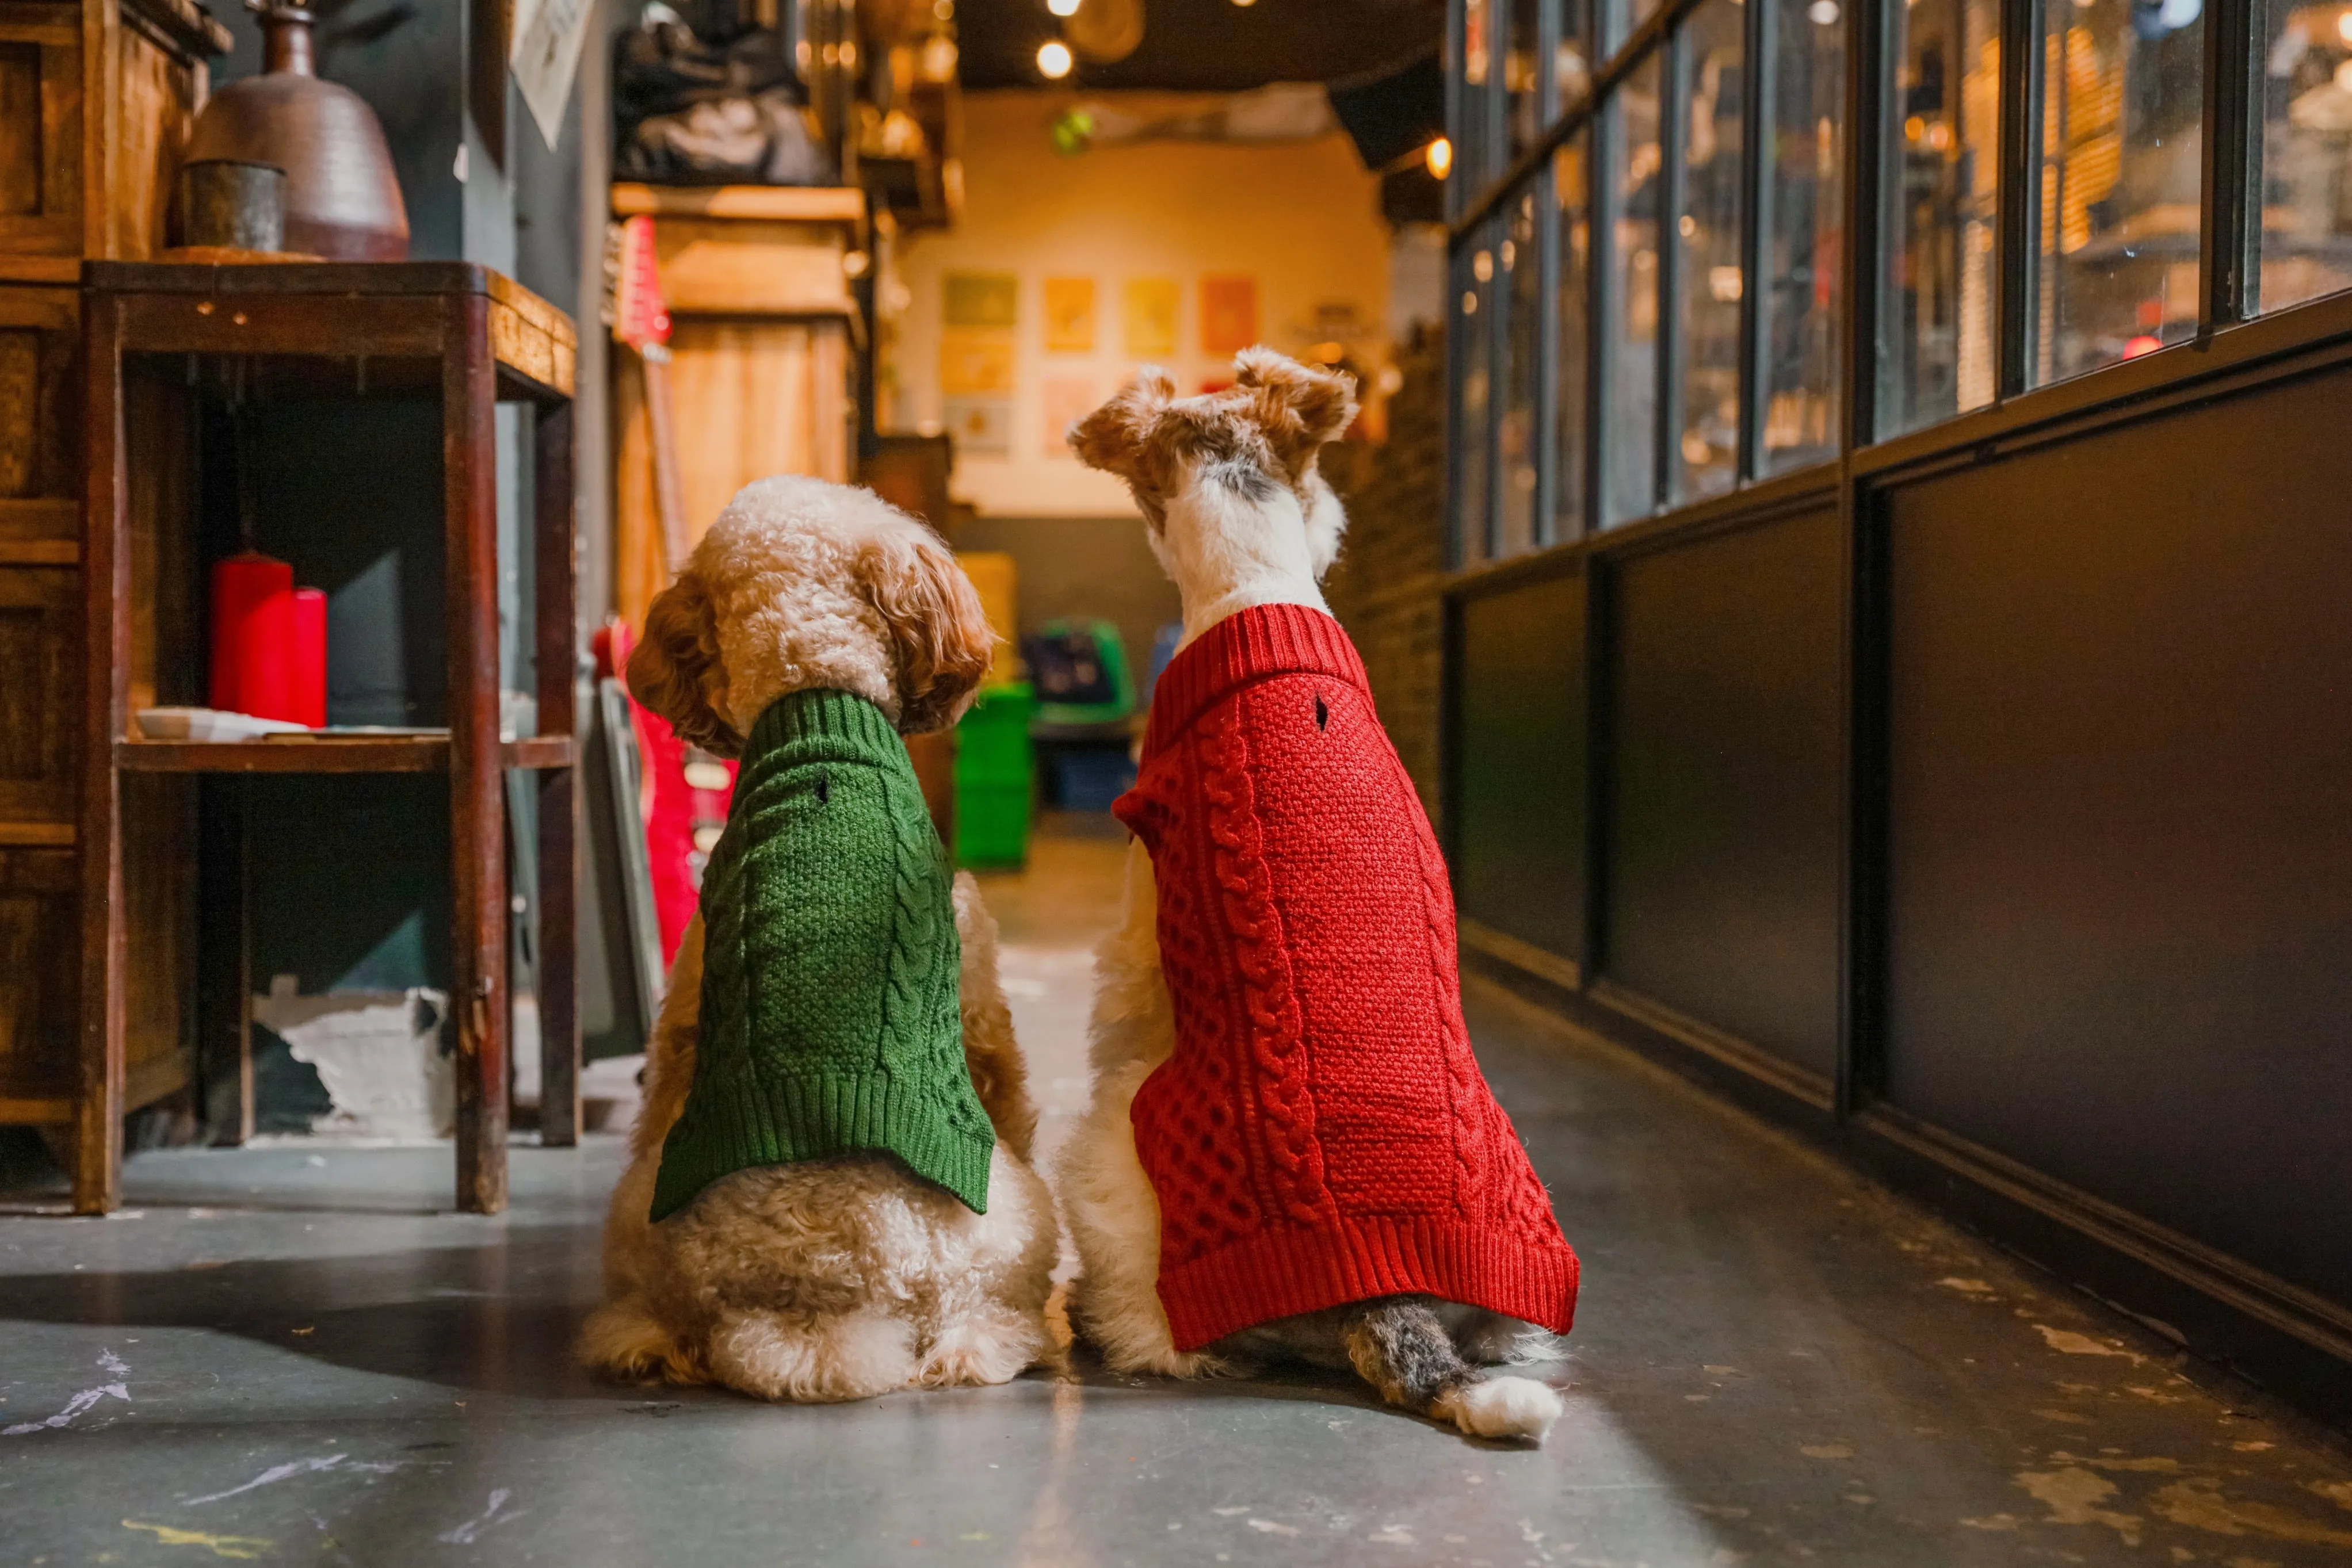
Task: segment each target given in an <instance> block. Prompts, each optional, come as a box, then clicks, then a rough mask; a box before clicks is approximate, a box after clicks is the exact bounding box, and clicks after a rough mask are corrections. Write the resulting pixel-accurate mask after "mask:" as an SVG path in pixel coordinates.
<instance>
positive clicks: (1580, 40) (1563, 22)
mask: <svg viewBox="0 0 2352 1568" xmlns="http://www.w3.org/2000/svg"><path fill="white" fill-rule="evenodd" d="M1606 3H1607V0H1602V4H1606ZM1553 14H1554V16H1557V17H1558V18H1559V19H1558V20H1557V21H1555V22H1554V23H1553V24H1552V26H1553V28H1554V36H1553V42H1552V50H1551V79H1552V98H1551V102H1552V114H1553V116H1554V118H1558V116H1559V112H1560V111H1561V110H1565V109H1569V108H1570V107H1572V106H1574V105H1575V104H1577V103H1579V102H1581V101H1582V100H1583V99H1584V96H1585V95H1586V94H1587V93H1589V92H1591V90H1592V34H1591V28H1590V27H1589V26H1587V22H1588V19H1589V18H1590V16H1591V12H1590V11H1589V10H1588V9H1587V8H1586V6H1585V3H1584V0H1553Z"/></svg>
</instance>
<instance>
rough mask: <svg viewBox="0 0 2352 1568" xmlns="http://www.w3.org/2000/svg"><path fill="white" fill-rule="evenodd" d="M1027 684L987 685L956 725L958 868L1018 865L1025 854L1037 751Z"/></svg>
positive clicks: (1031, 697) (1033, 701) (1031, 695)
mask: <svg viewBox="0 0 2352 1568" xmlns="http://www.w3.org/2000/svg"><path fill="white" fill-rule="evenodd" d="M1035 707H1036V698H1035V695H1034V693H1033V692H1032V691H1031V689H1030V688H1029V687H1028V686H1027V685H1004V686H989V687H986V688H984V689H983V690H982V692H981V694H980V700H979V701H977V702H975V703H974V704H972V706H971V711H970V712H969V713H967V714H965V715H964V716H963V721H962V722H961V724H959V725H957V726H956V765H955V797H956V799H955V840H956V842H955V858H956V863H957V864H958V865H960V866H968V867H986V866H1017V865H1020V864H1021V863H1023V862H1025V861H1026V860H1027V859H1028V858H1029V818H1030V812H1031V805H1032V802H1033V800H1034V798H1035V795H1036V773H1037V758H1036V753H1035V752H1034V749H1033V748H1032V747H1031V746H1030V743H1029V716H1030V714H1031V713H1032V712H1033V711H1034V709H1035Z"/></svg>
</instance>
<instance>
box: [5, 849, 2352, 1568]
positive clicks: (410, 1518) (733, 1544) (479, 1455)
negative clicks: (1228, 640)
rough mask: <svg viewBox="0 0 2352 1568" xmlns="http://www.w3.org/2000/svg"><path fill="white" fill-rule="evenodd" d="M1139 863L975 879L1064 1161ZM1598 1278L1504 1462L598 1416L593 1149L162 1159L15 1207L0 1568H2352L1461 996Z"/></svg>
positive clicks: (1157, 1397) (1903, 1229)
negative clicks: (587, 1355) (1120, 914)
mask: <svg viewBox="0 0 2352 1568" xmlns="http://www.w3.org/2000/svg"><path fill="white" fill-rule="evenodd" d="M1118 854H1119V848H1118V841H1117V840H1116V839H1114V838H1111V837H1109V836H1107V835H1100V834H1097V835H1094V836H1086V835H1083V834H1079V833H1077V832H1076V831H1071V827H1070V825H1069V824H1065V825H1064V831H1061V832H1059V833H1057V834H1056V835H1055V836H1052V837H1049V838H1047V839H1046V840H1045V841H1043V842H1042V843H1041V845H1040V848H1039V853H1038V857H1037V861H1036V863H1035V864H1034V866H1033V867H1032V869H1031V871H1030V872H1029V873H1026V874H1025V875H1023V876H1020V877H1000V878H995V879H992V882H991V886H990V894H991V899H992V904H993V906H994V907H995V908H996V910H997V912H998V915H999V916H1000V918H1001V919H1002V920H1003V924H1004V926H1005V929H1006V936H1007V938H1008V942H1009V946H1008V948H1007V952H1006V957H1005V969H1006V976H1007V980H1008V986H1009V988H1010V989H1011V990H1012V992H1013V1000H1014V1005H1015V1008H1016V1009H1017V1010H1018V1014H1019V1018H1020V1022H1021V1025H1022V1028H1023V1030H1024V1040H1025V1041H1026V1043H1027V1046H1028V1049H1029V1051H1030V1052H1031V1056H1032V1060H1033V1071H1034V1074H1035V1078H1036V1082H1037V1085H1038V1088H1039V1091H1040V1096H1041V1099H1042V1100H1043V1101H1044V1102H1045V1104H1046V1106H1047V1109H1048V1129H1049V1131H1048V1135H1049V1136H1051V1135H1052V1132H1053V1131H1054V1130H1055V1126H1056V1124H1060V1125H1066V1121H1067V1117H1068V1114H1069V1113H1070V1112H1071V1111H1072V1110H1073V1109H1075V1107H1076V1104H1077V1103H1078V1101H1079V1100H1080V1098H1081V1096H1082V1093H1083V1089H1084V1083H1083V1066H1082V1061H1083V1057H1082V1050H1083V1047H1082V1043H1081V1040H1080V1031H1081V1030H1082V1027H1083V1021H1084V1012H1085V994H1086V980H1087V962H1086V958H1085V954H1084V944H1085V943H1086V941H1087V939H1088V938H1089V937H1090V936H1091V935H1092V934H1093V933H1094V932H1096V931H1097V930H1099V929H1100V928H1101V926H1102V925H1103V924H1104V923H1105V922H1106V921H1107V920H1108V911H1109V908H1110V905H1111V902H1112V900H1113V899H1114V897H1115V895H1116V892H1117V877H1118ZM1471 1009H1472V1022H1473V1028H1474V1030H1475V1035H1476V1038H1477V1041H1478V1046H1479V1051H1480V1053H1481V1056H1482V1057H1483V1059H1484V1061H1486V1068H1487V1071H1488V1072H1489V1074H1490V1075H1491V1077H1492V1078H1493V1081H1494V1083H1495V1086H1496V1091H1497V1092H1498V1093H1499V1094H1500V1095H1501V1097H1502V1099H1503V1101H1504V1103H1506V1104H1507V1106H1508V1107H1509V1108H1510V1110H1511V1112H1512V1114H1513V1115H1514V1116H1515V1117H1516V1118H1517V1123H1518V1125H1519V1128H1520V1130H1521V1132H1522V1133H1523V1134H1525V1135H1526V1137H1527V1139H1528V1145H1529V1146H1530V1148H1531V1149H1532V1151H1533V1153H1534V1155H1535V1160H1536V1164H1537V1166H1538V1169H1539V1170H1540V1171H1541V1172H1542V1173H1543V1175H1544V1176H1545V1178H1546V1179H1547V1180H1548V1181H1549V1183H1550V1184H1551V1186H1552V1191H1553V1195H1554V1197H1555V1200H1556V1201H1557V1203H1558V1205H1559V1212H1560V1215H1561V1217H1562V1219H1563V1221H1564V1223H1565V1225H1566V1228H1567V1230H1568V1234H1569V1237H1570V1239H1571V1240H1572V1241H1573V1242H1574V1243H1575V1244H1576V1246H1577V1247H1578V1249H1580V1251H1581V1253H1582V1254H1583V1257H1584V1261H1585V1268H1586V1283H1585V1295H1584V1301H1583V1306H1582V1312H1581V1321H1580V1324H1579V1327H1578V1329H1577V1332H1576V1333H1575V1335H1574V1337H1573V1339H1572V1341H1571V1343H1572V1346H1573V1354H1572V1356H1571V1358H1570V1361H1569V1362H1568V1363H1567V1364H1564V1365H1562V1366H1561V1367H1559V1368H1557V1369H1556V1380H1557V1381H1559V1383H1560V1384H1561V1385H1563V1386H1564V1387H1565V1388H1566V1390H1567V1395H1568V1400H1569V1414H1568V1416H1567V1418H1566V1419H1565V1420H1564V1421H1563V1423H1562V1424H1561V1426H1560V1427H1559V1429H1558V1430H1557V1431H1556V1432H1555V1433H1554V1435H1553V1437H1552V1439H1551V1441H1550V1443H1549V1446H1548V1447H1546V1448H1543V1449H1541V1450H1539V1451H1524V1450H1517V1449H1506V1448H1491V1447H1483V1446H1479V1445H1475V1444H1473V1443H1469V1442H1466V1441H1465V1440H1463V1439H1462V1438H1460V1437H1454V1436H1451V1435H1449V1434H1447V1433H1445V1432H1443V1431H1440V1430H1438V1429H1436V1428H1434V1427H1429V1426H1426V1425H1424V1424H1423V1423H1421V1422H1418V1421H1415V1420H1412V1419H1410V1418H1408V1417H1405V1416H1399V1415H1396V1414H1393V1413H1391V1412H1388V1411H1385V1410H1382V1409H1381V1408H1380V1407H1379V1406H1376V1405H1375V1404H1374V1403H1372V1402H1371V1401H1370V1399H1368V1398H1367V1397H1366V1396H1365V1394H1364V1392H1363V1391H1362V1390H1361V1389H1360V1388H1358V1387H1355V1386H1352V1385H1349V1384H1348V1383H1346V1382H1344V1381H1339V1380H1336V1379H1318V1378H1313V1377H1307V1376H1301V1377H1297V1378H1286V1379H1281V1380H1276V1381H1266V1382H1258V1383H1234V1384H1222V1385H1192V1386H1184V1385H1170V1384H1164V1383H1157V1382H1144V1381H1129V1380H1126V1379H1122V1378H1117V1377H1111V1376H1108V1375H1104V1374H1103V1373H1102V1372H1101V1371H1100V1370H1099V1369H1098V1368H1096V1367H1093V1366H1092V1365H1090V1364H1088V1363H1087V1361H1086V1360H1085V1358H1084V1357H1083V1355H1081V1357H1080V1360H1079V1363H1078V1367H1077V1371H1076V1375H1073V1376H1070V1377H1066V1378H1065V1377H1057V1376H1055V1375H1049V1374H1045V1373H1036V1374H1033V1375H1030V1376H1028V1377H1025V1378H1024V1379H1022V1380H1021V1381H1019V1382H1017V1383H1014V1384H1013V1385H1010V1386H1007V1387H1004V1388H999V1389H991V1390H985V1391H974V1392H965V1393H956V1394H948V1395H937V1394H934V1395H903V1396H893V1397H890V1398H887V1399H881V1400H877V1401H874V1402H872V1403H869V1404H865V1405H860V1406H845V1407H833V1408H822V1409H794V1408H779V1407H769V1406H760V1405H755V1404H751V1403H749V1402H747V1401H744V1400H741V1399H739V1398H735V1397H733V1396H728V1395H724V1394H715V1393H709V1392H706V1391H698V1390H665V1389H634V1388H615V1387H610V1386H604V1385H598V1384H596V1383H593V1382H592V1381H590V1380H588V1379H587V1378H585V1377H583V1376H582V1375H579V1374H578V1373H576V1372H574V1371H572V1369H571V1367H570V1365H569V1364H568V1363H567V1360H566V1356H565V1347H566V1344H567V1343H568V1341H569V1339H570V1337H571V1334H572V1331H573V1328H574V1326H575V1325H576V1324H577V1323H578V1322H579V1321H580V1319H581V1317H582V1315H583V1313H584V1312H586V1310H587V1309H588V1308H589V1306H590V1305H591V1304H592V1303H593V1301H594V1300H595V1295H596V1259H595V1249H596V1225H597V1221H598V1218H599V1215H600V1212H601V1209H602V1207H603V1202H604V1193H605V1190H606V1188H607V1187H608V1186H609V1185H610V1183H611V1181H612V1179H613V1177H614V1173H615V1171H616V1169H617V1167H618V1165H619V1154H620V1150H619V1145H618V1142H617V1140H616V1139H614V1138H612V1137H610V1136H606V1137H601V1138H598V1139H596V1140H594V1141H593V1143H592V1144H591V1145H589V1146H587V1147H584V1148H583V1149H580V1150H577V1151H558V1150H540V1149H536V1148H519V1149H517V1150H516V1152H515V1160H514V1205H513V1207H512V1208H511V1209H510V1210H509V1212H508V1213H507V1214H505V1215H502V1216H499V1217H498V1218H487V1219H486V1218H466V1217H461V1216H455V1215H451V1214H448V1213H446V1212H442V1210H443V1208H444V1207H445V1206H446V1202H447V1195H448V1186H449V1165H448V1155H447V1152H446V1148H438V1149H352V1148H344V1147H340V1146H337V1145H330V1144H325V1143H319V1142H316V1141H313V1142H312V1143H311V1144H310V1145H304V1144H301V1143H299V1142H298V1143H296V1144H294V1145H291V1146H288V1145H279V1146H274V1147H268V1148H256V1149H248V1150H242V1151H234V1152H226V1151H225V1152H168V1153H153V1154H147V1155H140V1156H138V1157H136V1158H134V1159H133V1160H132V1161H131V1165H130V1167H129V1171H128V1175H127V1184H128V1188H129V1191H130V1194H131V1204H130V1207H129V1208H128V1209H127V1210H126V1211H125V1212H124V1213H123V1214H121V1215H120V1216H117V1217H115V1218H110V1219H106V1220H90V1221H71V1220H65V1219H60V1218H51V1217H48V1216H46V1215H42V1214H37V1213H33V1212H30V1210H31V1209H33V1208H36V1207H38V1206H37V1204H32V1203H19V1204H17V1205H16V1212H15V1213H14V1214H13V1215H11V1216H10V1217H8V1218H0V1323H5V1332H0V1432H4V1433H5V1435H0V1563H9V1564H18V1563H32V1564H47V1563H57V1564H65V1563H122V1564H147V1563H159V1564H160V1563H181V1564H186V1563H206V1562H214V1561H217V1560H220V1559H231V1560H237V1561H254V1562H266V1563H368V1564H376V1563H385V1564H410V1563H432V1562H439V1561H468V1560H469V1561H475V1562H483V1563H531V1562H543V1563H564V1564H570V1565H597V1564H607V1563H609V1564H629V1565H635V1564H646V1563H660V1564H663V1565H664V1568H693V1565H699V1564H706V1563H709V1564H737V1563H783V1564H802V1563H806V1564H853V1563H922V1562H942V1563H1035V1564H1041V1565H1044V1564H1053V1565H1058V1564H1071V1565H1088V1568H1111V1565H1114V1564H1126V1563H1135V1564H1159V1563H1347V1564H1356V1563H1398V1564H1404V1565H1418V1564H1439V1563H1460V1564H1465V1565H1473V1568H1475V1565H1480V1564H1490V1565H1494V1568H1520V1565H1522V1564H1535V1565H1543V1564H1555V1563H1557V1564H1582V1565H1587V1568H1600V1565H1603V1564H1611V1563H1614V1564H1618V1565H1620V1568H1637V1565H1640V1564H1648V1565H1650V1568H1683V1565H1686V1564H1716V1563H1743V1562H1753V1563H1808V1564H1832V1563H1838V1564H1853V1565H1854V1568H1895V1565H1900V1564H1937V1565H1942V1564H2008V1563H2047V1562H2056V1563H2162V1564H2169V1563H2212V1564H2217V1565H2226V1568H2300V1565H2304V1564H2319V1563H2336V1564H2341V1563H2346V1562H2347V1561H2352V1459H2347V1451H2346V1450H2345V1449H2344V1448H2341V1447H2338V1446H2337V1445H2336V1440H2335V1439H2334V1438H2332V1437H2326V1436H2324V1435H2321V1434H2318V1433H2316V1432H2315V1431H2314V1430H2312V1429H2311V1428H2309V1427H2303V1426H2301V1425H2299V1424H2297V1423H2295V1422H2294V1421H2293V1420H2292V1419H2290V1418H2287V1417H2284V1416H2280V1415H2279V1414H2277V1413H2276V1412H2275V1411H2274V1410H2273V1408H2272V1407H2271V1406H2269V1405H2268V1404H2267V1403H2266V1402H2264V1401H2263V1400H2262V1399H2261V1398H2260V1397H2259V1396H2256V1395H2254V1394H2253V1393H2252V1392H2251V1391H2250V1390H2247V1389H2245V1388H2243V1387H2242V1386H2241V1385H2236V1384H2234V1383H2232V1382H2231V1381H2230V1380H2228V1379H2227V1378H2225V1377H2222V1376H2221V1375H2217V1374H2214V1373H2212V1372H2210V1371H2209V1370H2207V1369H2205V1368H2203V1367H2201V1366H2196V1365H2184V1364H2181V1363H2180V1362H2179V1360H2178V1359H2177V1358H2176V1357H2175V1356H2174V1355H2173V1354H2171V1353H2170V1352H2169V1351H2168V1349H2167V1348H2166V1347H2165V1346H2164V1345H2163V1344H2161V1343H2159V1342H2157V1341H2155V1340H2153V1339H2151V1338H2149V1337H2148V1336H2147V1335H2145V1334H2143V1333H2140V1332H2139V1331H2138V1330H2137V1329H2136V1328H2134V1327H2133V1326H2132V1325H2130V1324H2129V1323H2127V1322H2125V1321H2123V1320H2122V1319H2119V1318H2116V1317H2113V1316H2111V1315H2109V1314H2107V1313H2105V1312H2104V1311H2102V1310H2100V1309H2098V1308H2096V1307H2095V1305H2093V1304H2091V1303H2089V1302H2086V1301H2084V1300H2083V1299H2082V1298H2080V1297H2077V1296H2075V1295H2074V1294H2072V1293H2070V1292H2068V1291H2064V1290H2062V1289H2058V1288H2055V1287H2054V1286H2053V1282H2052V1281H2049V1280H2048V1279H2046V1278H2044V1277H2042V1276H2039V1275H2036V1274H2033V1273H2031V1272H2029V1271H2027V1270H2022V1269H2021V1268H2019V1267H2017V1266H2015V1265H2013V1264H2012V1263H2011V1262H2010V1261H2009V1260H2006V1259H2004V1258H2002V1257H2001V1256H2000V1255H1998V1254H1995V1253H1992V1252H1990V1251H1989V1250H1988V1249H1985V1248H1983V1247H1981V1246H1979V1245H1978V1244H1977V1243H1976V1242H1974V1241H1972V1240H1970V1239H1967V1238H1965V1237H1962V1236H1960V1235H1958V1234H1956V1233H1955V1232H1954V1231H1952V1230H1951V1229H1949V1228H1947V1227H1945V1226H1943V1225H1942V1224H1940V1223H1938V1222H1937V1221H1936V1220H1934V1219H1932V1218H1928V1217H1927V1216H1926V1215H1924V1214H1922V1213H1921V1212H1920V1211H1918V1210H1917V1209H1916V1208H1913V1207H1909V1206H1908V1205H1906V1204H1905V1203H1902V1202H1899V1201H1896V1200H1895V1199H1893V1198H1891V1197H1887V1196H1885V1195H1884V1194H1882V1193H1881V1192H1879V1191H1877V1190H1876V1189H1874V1188H1873V1187H1872V1186H1868V1185H1867V1184H1865V1183H1864V1182H1863V1181H1862V1180H1860V1179H1858V1178H1857V1177H1856V1176H1853V1174H1852V1173H1850V1172H1848V1171H1847V1170H1845V1169H1843V1167H1841V1166H1837V1165H1835V1164H1833V1163H1832V1162H1831V1161H1829V1160H1827V1159H1824V1158H1822V1157H1821V1156H1819V1155H1816V1154H1814V1153H1813V1152H1811V1151H1810V1150H1809V1149H1807V1148H1805V1147H1803V1146H1802V1145H1798V1144H1796V1143H1794V1142H1791V1141H1790V1140H1789V1139H1787V1138H1785V1137H1783V1136H1781V1135H1780V1134H1776V1133H1773V1132H1771V1131H1769V1130H1767V1129H1765V1128H1763V1127H1761V1126H1759V1124H1756V1123H1754V1122H1752V1121H1750V1120H1748V1118H1746V1117H1745V1116H1743V1115H1741V1114H1740V1113H1737V1112H1735V1111H1732V1110H1729V1109H1727V1108H1726V1107H1724V1106H1723V1105H1721V1104H1719V1103H1716V1102H1714V1101H1712V1100H1710V1099H1708V1098H1706V1096H1704V1095H1702V1094H1700V1093H1698V1092H1696V1091H1694V1090H1692V1089H1690V1088H1688V1087H1686V1086H1685V1085H1684V1084H1683V1083H1681V1082H1678V1081H1676V1080H1674V1079H1672V1078H1669V1077H1667V1076H1665V1075H1664V1074H1662V1073H1660V1072H1658V1071H1654V1070H1653V1069H1651V1068H1650V1067H1648V1066H1646V1065H1645V1064H1643V1063H1642V1062H1640V1061H1635V1060H1633V1059H1632V1058H1629V1057H1628V1056H1626V1055H1624V1054H1622V1052H1619V1051H1615V1050H1613V1049H1612V1048H1610V1047H1608V1046H1605V1045H1602V1044H1600V1043H1598V1042H1596V1041H1593V1040H1589V1039H1586V1038H1584V1037H1581V1036H1580V1035H1577V1034H1574V1033H1571V1032H1570V1031H1568V1030H1563V1029H1561V1028H1560V1027H1559V1026H1558V1025H1556V1024H1554V1023H1552V1022H1551V1021H1549V1019H1546V1018H1544V1017H1543V1016H1542V1015H1540V1014H1538V1013H1537V1012H1535V1011H1534V1010H1532V1009H1528V1008H1526V1007H1524V1006H1522V1005H1521V1004H1519V1003H1517V1002H1516V1001H1515V1000H1513V999H1511V998H1507V997H1505V996H1503V995H1501V994H1499V993H1497V992H1495V991H1493V990H1490V989H1487V988H1483V987H1476V986H1474V987H1473V988H1472V991H1471Z"/></svg>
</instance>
